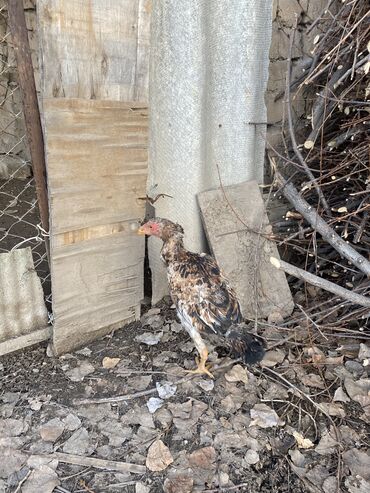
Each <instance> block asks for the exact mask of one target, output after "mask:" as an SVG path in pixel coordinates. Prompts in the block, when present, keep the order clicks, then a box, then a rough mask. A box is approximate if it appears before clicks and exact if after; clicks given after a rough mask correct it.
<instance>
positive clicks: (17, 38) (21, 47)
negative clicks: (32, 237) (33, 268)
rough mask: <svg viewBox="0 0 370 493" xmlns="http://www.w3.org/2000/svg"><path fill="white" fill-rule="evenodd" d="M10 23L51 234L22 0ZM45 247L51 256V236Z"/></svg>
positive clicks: (12, 3) (13, 7) (15, 3)
mask: <svg viewBox="0 0 370 493" xmlns="http://www.w3.org/2000/svg"><path fill="white" fill-rule="evenodd" d="M8 22H9V27H10V32H11V37H12V42H13V44H14V51H15V57H16V60H17V68H18V77H19V87H20V89H21V94H22V100H23V113H24V119H25V124H26V131H27V140H28V145H29V149H30V154H31V160H32V169H33V175H34V178H35V184H36V194H37V202H38V206H39V210H40V219H41V224H42V227H43V228H44V230H45V231H46V232H47V233H48V232H49V207H48V195H47V184H46V167H45V152H44V139H43V134H42V127H41V119H40V111H39V105H38V101H37V93H36V86H35V78H34V73H33V66H32V59H31V50H30V45H29V41H28V33H27V26H26V19H25V15H24V10H23V1H22V0H9V3H8ZM45 245H46V252H47V254H48V256H49V240H48V238H47V237H46V238H45Z"/></svg>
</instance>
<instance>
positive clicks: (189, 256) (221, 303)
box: [138, 217, 264, 378]
mask: <svg viewBox="0 0 370 493" xmlns="http://www.w3.org/2000/svg"><path fill="white" fill-rule="evenodd" d="M138 233H139V234H145V235H149V236H157V237H158V238H160V239H161V240H162V241H163V247H162V250H161V257H162V259H163V261H164V262H165V264H166V266H167V277H168V283H169V287H170V294H171V298H172V300H173V302H174V304H175V306H176V309H177V314H178V316H179V318H180V320H181V324H182V325H183V326H184V328H185V329H186V330H187V332H188V333H189V335H190V337H191V338H192V339H193V341H194V344H195V346H196V348H197V350H198V352H199V356H200V358H199V359H197V366H198V368H197V369H196V370H191V372H192V373H200V374H207V375H208V376H210V377H211V378H213V375H212V374H211V373H210V371H209V370H208V368H207V366H206V361H207V358H208V350H207V346H206V345H205V343H204V342H203V336H205V337H208V338H209V339H210V340H211V341H212V342H214V343H215V344H218V345H222V346H226V347H228V348H230V349H231V350H232V353H233V354H234V355H236V356H238V357H241V358H242V359H243V360H244V361H245V362H246V363H250V364H253V363H257V362H258V361H260V360H261V359H262V358H263V355H264V349H263V347H262V345H261V344H260V342H259V341H257V340H256V339H255V338H254V337H253V336H252V335H250V334H248V333H246V332H245V328H243V327H242V326H241V325H240V324H241V322H242V314H241V311H240V305H239V302H238V300H237V298H236V295H235V292H234V291H233V289H232V288H231V287H230V285H229V282H228V280H227V279H226V278H225V277H224V276H223V274H222V273H221V272H220V269H219V267H218V265H217V263H216V261H215V260H214V259H213V258H212V257H210V256H209V255H206V254H205V253H201V254H199V253H193V252H189V251H187V250H186V249H185V248H184V244H183V236H184V230H183V229H182V227H181V226H180V225H179V224H175V223H173V222H172V221H169V220H168V219H160V218H158V217H157V218H154V219H151V220H150V221H148V222H147V223H145V224H144V225H143V226H141V227H140V228H139V230H138ZM243 329H244V330H243Z"/></svg>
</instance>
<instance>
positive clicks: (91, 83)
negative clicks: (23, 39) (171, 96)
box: [37, 0, 151, 101]
mask: <svg viewBox="0 0 370 493" xmlns="http://www.w3.org/2000/svg"><path fill="white" fill-rule="evenodd" d="M150 12H151V0H38V1H37V15H38V25H39V37H40V43H41V49H42V59H43V74H42V94H43V97H63V98H82V99H107V100H112V101H147V100H148V78H149V70H148V64H149V30H150Z"/></svg>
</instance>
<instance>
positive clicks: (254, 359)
mask: <svg viewBox="0 0 370 493" xmlns="http://www.w3.org/2000/svg"><path fill="white" fill-rule="evenodd" d="M227 338H228V339H229V344H230V346H231V350H232V352H233V354H234V355H235V356H237V357H238V358H242V360H243V361H244V363H247V364H249V365H254V364H255V363H258V362H259V361H261V360H262V359H263V357H264V355H265V349H264V347H263V345H262V343H261V342H260V341H259V340H258V339H257V337H255V336H253V335H252V334H249V333H248V332H240V331H236V330H231V331H229V333H228V334H227Z"/></svg>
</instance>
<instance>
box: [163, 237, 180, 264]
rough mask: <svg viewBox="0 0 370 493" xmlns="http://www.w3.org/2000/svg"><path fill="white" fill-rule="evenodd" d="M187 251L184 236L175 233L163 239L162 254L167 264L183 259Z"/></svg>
mask: <svg viewBox="0 0 370 493" xmlns="http://www.w3.org/2000/svg"><path fill="white" fill-rule="evenodd" d="M185 253H186V250H185V248H184V242H183V239H182V236H180V235H174V236H171V237H170V238H167V239H166V240H164V241H163V247H162V250H161V256H162V258H163V260H164V261H165V263H166V264H167V265H168V264H169V263H170V262H173V261H179V260H181V258H182V257H183V255H184V254H185Z"/></svg>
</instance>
